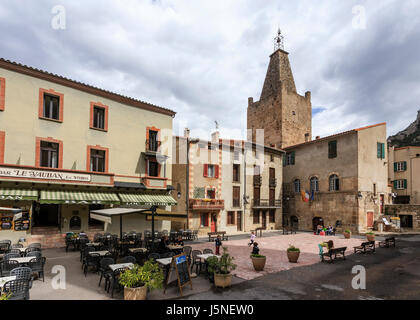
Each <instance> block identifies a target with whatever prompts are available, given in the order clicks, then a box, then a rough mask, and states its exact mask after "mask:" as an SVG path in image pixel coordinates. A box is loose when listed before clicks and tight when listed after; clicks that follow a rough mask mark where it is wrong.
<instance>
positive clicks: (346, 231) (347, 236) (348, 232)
mask: <svg viewBox="0 0 420 320" xmlns="http://www.w3.org/2000/svg"><path fill="white" fill-rule="evenodd" d="M343 235H344V238H345V239H350V236H351V231H350V230H344V232H343Z"/></svg>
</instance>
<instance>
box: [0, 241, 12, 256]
mask: <svg viewBox="0 0 420 320" xmlns="http://www.w3.org/2000/svg"><path fill="white" fill-rule="evenodd" d="M9 249H10V245H9V244H8V243H7V242H0V253H7V252H8V251H9Z"/></svg>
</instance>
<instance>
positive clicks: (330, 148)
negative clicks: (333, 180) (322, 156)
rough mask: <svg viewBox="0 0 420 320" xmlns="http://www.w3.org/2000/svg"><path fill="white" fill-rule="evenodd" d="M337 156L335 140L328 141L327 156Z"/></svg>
mask: <svg viewBox="0 0 420 320" xmlns="http://www.w3.org/2000/svg"><path fill="white" fill-rule="evenodd" d="M336 157H337V140H333V141H329V142H328V158H330V159H332V158H336Z"/></svg>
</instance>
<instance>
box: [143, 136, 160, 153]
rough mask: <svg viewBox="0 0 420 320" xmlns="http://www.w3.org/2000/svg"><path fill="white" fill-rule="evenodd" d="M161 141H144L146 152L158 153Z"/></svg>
mask: <svg viewBox="0 0 420 320" xmlns="http://www.w3.org/2000/svg"><path fill="white" fill-rule="evenodd" d="M160 145H161V141H157V140H155V139H146V152H159V149H160Z"/></svg>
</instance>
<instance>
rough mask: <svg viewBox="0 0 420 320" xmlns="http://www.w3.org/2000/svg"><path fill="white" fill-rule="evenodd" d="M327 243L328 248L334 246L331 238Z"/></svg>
mask: <svg viewBox="0 0 420 320" xmlns="http://www.w3.org/2000/svg"><path fill="white" fill-rule="evenodd" d="M327 245H328V250H330V249H332V248H334V242H333V241H332V240H330V241H328V242H327Z"/></svg>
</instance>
